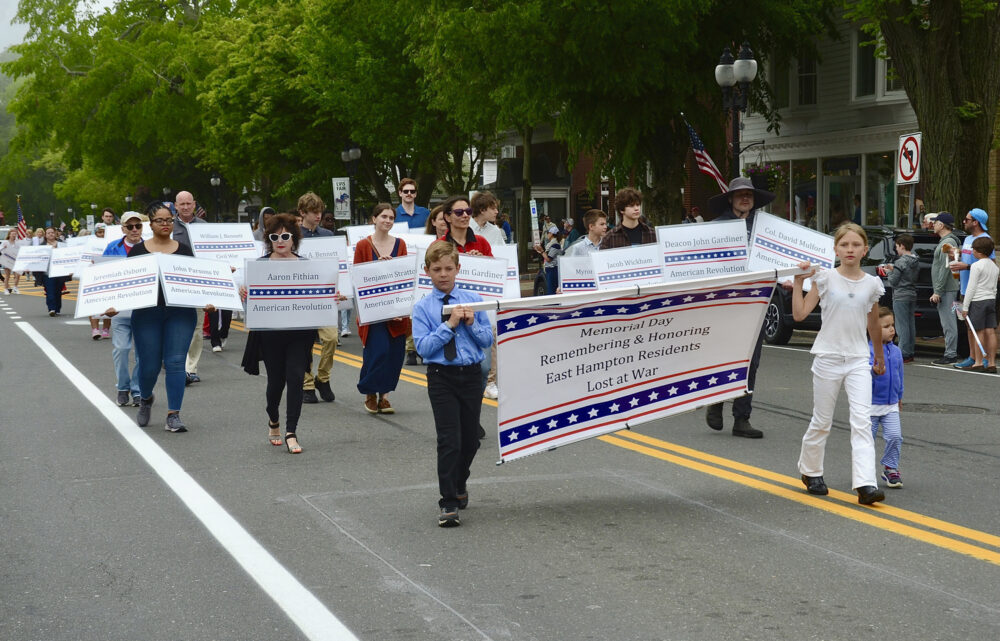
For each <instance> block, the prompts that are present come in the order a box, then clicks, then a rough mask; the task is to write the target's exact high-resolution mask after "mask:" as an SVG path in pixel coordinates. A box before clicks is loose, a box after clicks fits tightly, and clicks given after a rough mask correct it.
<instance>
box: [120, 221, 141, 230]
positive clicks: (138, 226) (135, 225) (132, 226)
mask: <svg viewBox="0 0 1000 641" xmlns="http://www.w3.org/2000/svg"><path fill="white" fill-rule="evenodd" d="M122 227H124V228H125V229H132V230H135V229H142V223H130V224H128V225H122Z"/></svg>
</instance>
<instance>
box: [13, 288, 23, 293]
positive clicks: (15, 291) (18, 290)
mask: <svg viewBox="0 0 1000 641" xmlns="http://www.w3.org/2000/svg"><path fill="white" fill-rule="evenodd" d="M11 291H12V292H13V293H15V294H20V293H21V290H20V289H18V288H17V287H15V288H14V289H13V290H11Z"/></svg>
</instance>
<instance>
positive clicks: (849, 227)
mask: <svg viewBox="0 0 1000 641" xmlns="http://www.w3.org/2000/svg"><path fill="white" fill-rule="evenodd" d="M852 231H853V232H854V233H855V234H857V235H858V236H861V241H862V242H864V244H865V245H867V244H868V234H866V233H865V228H864V227H862V226H861V225H859V224H857V223H843V224H841V225H840V227H837V231H836V232H834V234H833V244H834V245H836V244H837V243H839V242H840V239H841V238H843V237H844V236H846V235H847V233H848V232H852Z"/></svg>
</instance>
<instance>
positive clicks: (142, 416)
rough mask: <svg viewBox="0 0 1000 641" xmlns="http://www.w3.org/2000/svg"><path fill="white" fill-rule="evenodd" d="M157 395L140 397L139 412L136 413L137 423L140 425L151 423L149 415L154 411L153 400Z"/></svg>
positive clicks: (144, 425)
mask: <svg viewBox="0 0 1000 641" xmlns="http://www.w3.org/2000/svg"><path fill="white" fill-rule="evenodd" d="M154 398H155V397H153V396H150V397H149V398H140V399H139V413H138V414H136V415H135V424H136V425H138V426H139V427H146V426H147V425H149V415H150V414H152V413H153V400H154Z"/></svg>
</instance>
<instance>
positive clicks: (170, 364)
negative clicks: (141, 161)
mask: <svg viewBox="0 0 1000 641" xmlns="http://www.w3.org/2000/svg"><path fill="white" fill-rule="evenodd" d="M149 222H150V225H151V227H152V228H153V237H152V238H150V239H149V240H146V241H144V242H141V243H139V244H138V245H136V246H135V247H133V248H132V251H130V252H129V257H130V258H131V257H135V256H142V255H145V254H182V255H184V256H193V255H194V254H192V252H191V249H190V248H189V247H188V246H187V245H182V244H181V243H179V242H177V241H176V240H173V239H172V238H170V232H171V231H172V230H173V226H174V218H173V216H172V215H171V214H170V210H169V209H167V208H166V207H159V208H157V209H156V210H155V211H154V212H153V213H152V215H151V216H150V220H149ZM214 310H215V307H214V306H212V305H206V306H205V311H208V312H211V311H214ZM196 321H197V312H196V311H195V310H194V309H191V308H189V307H171V306H169V305H167V304H166V302H165V301H164V299H163V289H162V288H161V289H160V294H159V300H158V302H157V305H156V307H146V308H144V309H136V310H133V312H132V336H133V340H134V341H135V353H136V354H137V355H138V358H139V394H140V397H141V398H140V399H139V413H138V415H137V416H136V419H135V422H136V423H137V424H138V425H139V427H145V426H146V425H148V424H149V416H150V414H151V413H152V407H153V387H154V386H155V385H156V378H157V377H158V376H159V374H160V367H162V368H163V369H164V372H165V373H164V375H163V382H164V385H166V388H167V424H166V430H167V431H168V432H186V431H187V427H186V426H185V425H184V423H183V422H181V415H180V411H181V403H183V402H184V380H185V374H184V359H185V357H186V356H187V351H188V347H189V346H190V344H191V335H192V334H193V333H194V326H195V322H196Z"/></svg>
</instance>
